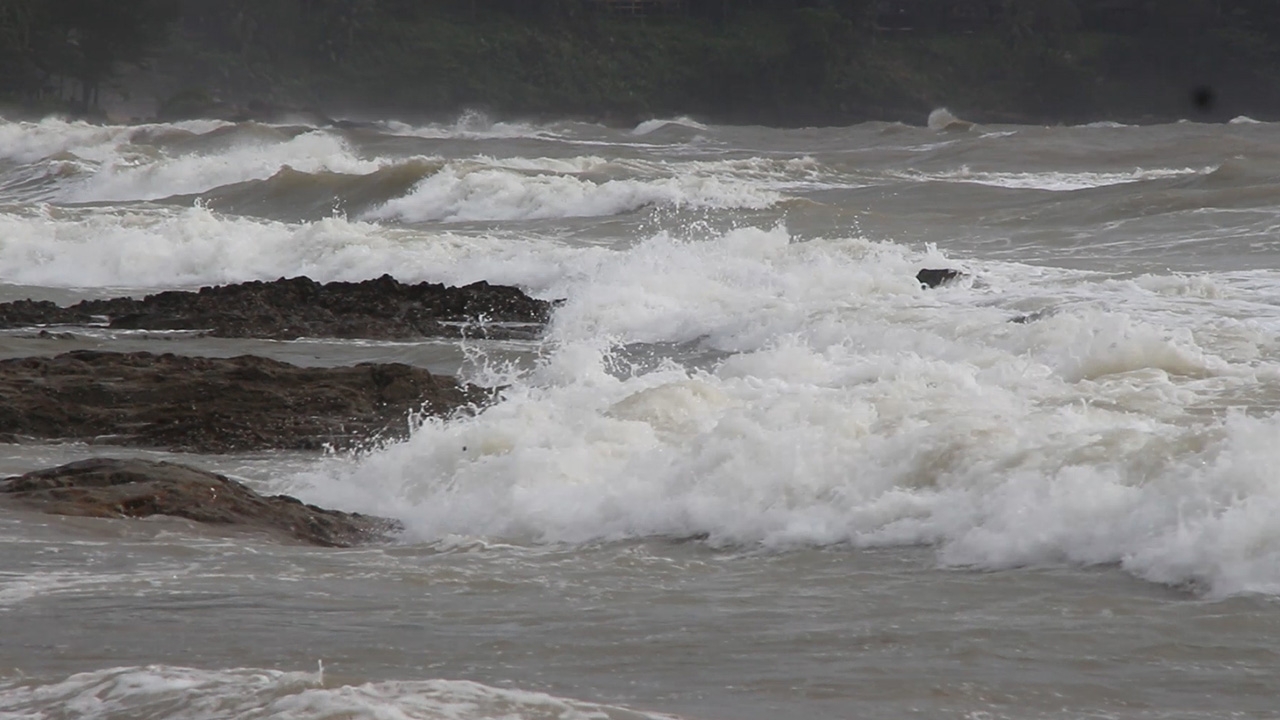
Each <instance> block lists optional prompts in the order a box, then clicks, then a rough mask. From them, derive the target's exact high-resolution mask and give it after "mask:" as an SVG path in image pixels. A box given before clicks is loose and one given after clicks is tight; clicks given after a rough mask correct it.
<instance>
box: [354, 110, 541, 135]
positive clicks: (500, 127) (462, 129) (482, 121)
mask: <svg viewBox="0 0 1280 720" xmlns="http://www.w3.org/2000/svg"><path fill="white" fill-rule="evenodd" d="M378 126H379V127H380V128H382V129H383V130H385V131H386V132H387V133H389V134H392V135H401V136H405V137H420V138H426V139H431V140H445V139H461V140H494V139H514V138H529V139H556V138H558V137H559V135H558V133H556V132H555V131H554V130H553V128H552V127H550V126H540V125H533V124H529V123H520V122H494V121H493V120H492V119H490V118H489V116H488V115H485V114H484V113H481V112H476V111H469V112H464V113H462V114H461V115H459V116H458V119H457V120H456V121H454V122H453V123H452V124H447V125H446V124H440V123H434V124H428V125H410V124H409V123H404V122H400V121H398V120H387V121H384V122H380V123H378Z"/></svg>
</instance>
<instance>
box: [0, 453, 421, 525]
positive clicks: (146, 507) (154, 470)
mask: <svg viewBox="0 0 1280 720" xmlns="http://www.w3.org/2000/svg"><path fill="white" fill-rule="evenodd" d="M0 502H3V503H4V504H5V505H9V506H11V507H18V508H23V509H28V510H38V511H41V512H46V513H49V514H53V515H80V516H88V517H102V518H140V517H148V516H151V515H171V516H176V517H183V518H187V519H189V520H194V521H196V522H201V523H211V524H217V525H232V526H237V527H243V528H245V529H250V530H261V531H267V532H270V533H272V534H277V535H284V536H287V537H291V538H294V539H297V540H301V541H303V542H307V543H311V544H313V545H323V546H327V547H350V546H352V545H359V544H362V543H368V542H376V541H379V540H386V539H388V538H389V536H390V535H392V534H393V533H395V532H397V531H399V530H400V529H401V528H400V525H399V523H397V522H396V521H394V520H388V519H386V518H380V517H373V516H370V515H361V514H359V513H344V512H339V511H336V510H325V509H324V508H319V507H316V506H314V505H306V504H304V503H302V502H301V501H299V500H297V499H295V498H292V497H289V496H287V495H275V496H264V495H260V494H258V493H256V492H254V491H253V490H251V489H249V488H248V487H246V486H244V485H243V484H241V483H238V482H236V481H235V480H231V479H229V478H226V477H223V476H222V475H215V474H214V473H210V472H205V471H203V470H197V469H196V468H192V467H188V466H186V465H178V464H176V463H167V462H155V461H151V460H115V459H109V458H94V459H91V460H81V461H79V462H74V463H70V464H68V465H62V466H60V467H56V468H50V469H48V470H37V471H35V472H30V473H27V474H25V475H19V476H16V477H11V478H7V479H5V480H0Z"/></svg>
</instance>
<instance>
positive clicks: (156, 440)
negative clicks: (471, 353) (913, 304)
mask: <svg viewBox="0 0 1280 720" xmlns="http://www.w3.org/2000/svg"><path fill="white" fill-rule="evenodd" d="M489 395H490V393H489V391H486V390H483V389H481V388H477V387H474V386H470V385H462V384H459V383H458V382H457V381H456V380H455V379H454V378H452V377H448V376H443V375H433V374H432V373H430V372H428V371H427V370H423V369H421V368H414V367H410V366H408V365H402V364H398V363H394V364H370V363H366V364H361V365H356V366H354V367H337V368H302V367H297V366H294V365H290V364H288V363H283V362H279V361H276V360H270V359H267V358H261V357H253V356H241V357H234V358H199V357H184V356H178V355H172V354H167V353H166V354H163V355H156V354H152V353H146V352H136V353H110V352H98V351H90V350H79V351H74V352H68V353H64V354H61V355H57V356H55V357H32V358H18V359H13V360H3V361H0V440H4V439H5V438H9V439H11V440H12V439H24V438H38V439H50V440H77V441H85V442H91V443H100V444H110V445H126V446H136V447H153V448H165V449H170V450H180V451H194V452H232V451H241V450H263V449H296V450H311V449H321V448H324V447H326V446H332V447H335V448H346V447H352V446H358V445H360V444H361V443H366V442H369V441H371V440H373V439H376V438H398V437H403V436H404V435H406V434H407V433H408V431H409V429H410V418H411V416H412V415H414V414H419V413H421V414H428V415H435V416H444V415H448V414H450V413H453V412H455V411H458V410H460V409H466V408H470V407H475V406H477V405H479V404H481V403H483V402H485V401H486V400H487V399H488V398H489Z"/></svg>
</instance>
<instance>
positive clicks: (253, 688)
mask: <svg viewBox="0 0 1280 720" xmlns="http://www.w3.org/2000/svg"><path fill="white" fill-rule="evenodd" d="M0 711H2V712H4V713H6V716H8V714H12V715H13V716H15V717H24V718H54V717H57V718H96V719H99V720H114V719H117V718H118V719H119V720H125V719H126V718H128V719H129V720H149V719H154V720H160V719H161V718H163V719H164V720H214V719H221V718H228V717H252V718H262V719H263V720H268V719H270V720H303V719H304V718H353V717H362V718H364V717H368V718H398V719H404V720H488V719H491V718H511V719H513V720H514V719H520V720H644V719H653V720H674V718H672V717H671V716H665V715H651V714H647V713H643V712H638V711H634V710H628V709H625V708H620V707H613V706H608V705H597V704H594V703H586V702H579V701H576V700H571V699H567V698H561V697H556V696H554V695H548V694H546V693H539V692H530V691H524V690H518V689H505V688H496V687H491V686H488V685H482V684H480V683H475V682H468V681H461V680H420V681H388V682H376V683H363V684H359V685H338V684H331V683H328V682H326V680H325V678H324V675H323V672H316V673H305V672H281V671H278V670H261V669H252V668H245V669H233V670H200V669H195V668H185V667H176V666H171V665H149V666H147V667H120V668H110V669H105V670H97V671H94V672H87V673H81V674H78V675H72V676H71V677H69V678H67V679H66V680H64V681H61V682H55V683H49V684H36V683H31V682H23V681H11V680H10V681H0Z"/></svg>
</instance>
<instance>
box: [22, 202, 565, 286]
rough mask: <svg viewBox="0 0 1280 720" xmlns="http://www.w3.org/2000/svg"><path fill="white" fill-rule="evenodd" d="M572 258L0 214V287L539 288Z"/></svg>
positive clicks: (390, 236) (165, 223)
mask: <svg viewBox="0 0 1280 720" xmlns="http://www.w3.org/2000/svg"><path fill="white" fill-rule="evenodd" d="M578 252H580V251H575V250H572V249H568V248H564V247H561V246H559V245H557V244H556V243H554V242H552V241H549V240H545V239H539V238H537V237H536V236H534V237H531V236H529V235H527V234H522V235H520V236H518V237H517V236H510V235H500V234H489V235H484V236H461V235H455V234H451V233H448V232H435V233H431V234H422V233H417V232H414V233H407V232H402V231H397V230H395V229H391V228H386V227H382V226H378V225H373V224H370V223H364V222H356V221H349V220H346V219H344V218H340V217H335V218H327V219H324V220H319V221H316V222H307V223H299V224H293V223H281V222H271V221H264V220H254V219H250V218H242V217H228V216H224V215H221V214H218V213H215V212H212V211H210V210H208V209H206V208H203V207H200V206H195V207H191V208H183V209H169V208H163V209H146V210H141V209H140V210H136V211H115V212H106V211H102V210H98V209H94V208H85V209H58V208H52V207H49V206H43V207H36V208H32V209H30V210H28V211H26V212H23V213H21V214H9V213H0V278H3V279H4V281H5V282H9V283H18V284H25V285H43V286H48V287H115V288H120V287H123V288H172V287H187V286H198V285H207V284H216V283H228V282H241V281H245V280H270V279H275V278H277V277H282V276H289V277H292V276H295V275H306V276H308V277H311V278H313V279H315V280H318V281H322V282H327V281H330V280H352V281H354V280H364V279H368V278H371V277H378V276H379V275H382V274H385V273H391V274H394V275H395V276H396V277H397V278H398V279H400V280H402V281H405V282H419V281H423V280H429V281H432V282H447V283H450V284H466V283H470V282H475V281H477V280H488V281H490V282H496V283H508V284H520V285H525V286H530V287H535V288H536V287H541V286H545V285H547V284H549V283H551V282H552V281H553V279H554V278H555V277H558V275H559V272H560V271H559V269H558V268H559V266H560V264H561V263H563V262H564V261H565V258H566V257H572V256H573V255H575V254H576V253H578Z"/></svg>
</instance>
